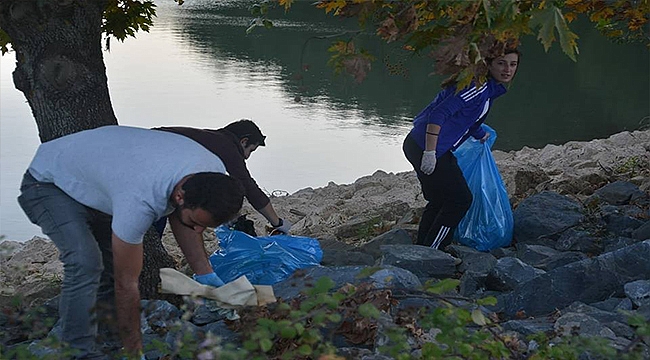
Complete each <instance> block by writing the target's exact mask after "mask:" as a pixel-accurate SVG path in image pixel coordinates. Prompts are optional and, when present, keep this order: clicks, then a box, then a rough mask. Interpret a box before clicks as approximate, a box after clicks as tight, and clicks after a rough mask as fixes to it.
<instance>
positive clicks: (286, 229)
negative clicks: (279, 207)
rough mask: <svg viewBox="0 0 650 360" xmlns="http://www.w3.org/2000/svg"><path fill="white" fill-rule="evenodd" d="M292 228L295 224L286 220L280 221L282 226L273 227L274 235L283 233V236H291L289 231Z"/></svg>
mask: <svg viewBox="0 0 650 360" xmlns="http://www.w3.org/2000/svg"><path fill="white" fill-rule="evenodd" d="M292 226H293V224H292V223H291V221H289V220H286V219H280V224H279V225H278V226H274V227H273V232H272V233H275V232H281V233H283V234H287V235H289V230H291V227H292Z"/></svg>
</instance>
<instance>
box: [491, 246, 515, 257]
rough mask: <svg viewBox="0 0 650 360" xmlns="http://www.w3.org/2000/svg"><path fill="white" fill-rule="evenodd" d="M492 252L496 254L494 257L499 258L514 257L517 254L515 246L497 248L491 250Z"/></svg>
mask: <svg viewBox="0 0 650 360" xmlns="http://www.w3.org/2000/svg"><path fill="white" fill-rule="evenodd" d="M490 254H492V255H494V257H495V258H497V259H501V258H504V257H514V256H515V254H516V249H515V248H513V247H507V248H496V249H492V250H490Z"/></svg>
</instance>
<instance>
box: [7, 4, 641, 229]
mask: <svg viewBox="0 0 650 360" xmlns="http://www.w3.org/2000/svg"><path fill="white" fill-rule="evenodd" d="M157 4H158V18H157V19H156V22H155V26H154V27H153V28H152V29H151V32H150V33H140V34H138V37H137V39H128V40H127V41H126V42H124V43H119V42H117V41H114V40H113V41H112V43H111V51H110V52H105V55H104V56H105V62H106V67H107V74H108V81H109V89H110V93H111V99H112V102H113V107H114V109H115V113H116V115H117V117H118V120H119V122H120V123H121V124H124V125H132V126H140V127H154V126H172V125H182V126H193V127H210V128H218V127H221V126H224V125H226V124H227V123H229V122H231V121H234V120H237V119H240V118H250V119H253V120H254V121H255V122H256V123H257V124H258V125H259V126H260V128H261V129H262V131H263V132H264V134H265V135H267V146H266V147H265V148H261V149H260V150H258V151H257V152H255V153H254V154H253V156H252V157H251V159H250V160H249V161H248V163H249V169H250V170H251V173H252V174H253V176H254V177H255V179H256V180H257V182H258V183H259V184H260V186H261V187H262V188H264V189H265V190H267V191H268V192H273V191H276V190H277V191H280V192H288V193H292V192H295V191H296V190H299V189H301V188H305V187H321V186H325V185H327V183H328V182H330V181H333V182H335V183H338V184H341V183H351V182H353V181H354V180H356V179H357V178H359V177H361V176H365V175H370V174H372V173H373V172H375V171H376V170H378V169H381V170H383V171H386V172H399V171H405V170H409V168H410V165H409V164H408V163H407V161H406V160H405V159H404V157H403V155H402V152H401V142H402V140H403V137H404V135H405V134H406V133H407V132H408V130H409V126H410V120H411V119H412V118H413V116H414V115H416V114H417V113H418V112H419V110H420V109H421V108H422V107H424V106H426V105H427V104H428V102H430V101H431V100H432V99H433V97H434V96H435V94H436V93H437V91H438V90H439V83H440V81H441V80H442V78H441V77H437V76H430V75H429V74H430V73H431V71H432V68H431V62H430V61H429V60H428V59H426V58H425V57H422V58H419V57H407V56H405V55H403V54H402V53H401V52H400V51H398V50H397V49H395V48H391V47H386V46H380V44H379V43H378V42H377V41H376V40H375V39H374V38H373V37H372V36H361V37H360V39H359V41H360V42H361V43H362V44H364V46H367V47H368V48H369V49H370V50H371V51H372V52H373V54H374V55H375V56H376V58H377V60H376V61H375V62H374V63H373V71H372V72H371V73H370V75H369V76H368V78H367V79H366V81H365V82H363V83H362V84H360V85H357V84H354V82H353V81H352V80H351V79H348V78H345V77H336V76H334V75H333V74H332V69H331V68H330V67H328V66H327V65H326V62H327V59H328V54H327V52H326V50H327V47H328V46H329V45H330V41H331V40H320V39H317V38H316V36H322V35H329V34H335V33H341V32H344V31H346V30H349V29H352V26H351V24H350V22H346V21H340V20H339V19H331V18H328V17H326V16H324V15H323V14H322V13H321V12H320V11H316V10H314V9H312V8H311V7H309V6H308V5H307V4H305V3H302V4H300V3H299V6H296V7H294V9H293V10H292V11H291V12H290V13H289V14H287V15H284V14H283V13H282V12H281V11H278V16H279V17H278V19H277V20H276V22H275V24H276V28H274V29H272V30H264V29H257V30H256V31H254V32H253V33H252V34H251V35H248V36H247V35H245V29H246V27H247V26H248V23H249V21H250V16H249V15H248V12H247V10H246V9H245V6H242V2H241V1H231V2H218V3H215V2H214V1H209V0H190V1H186V3H185V5H183V6H182V7H178V6H177V5H175V3H173V2H172V1H171V0H169V1H157ZM583 27H585V26H584V25H583ZM581 35H582V37H581V39H580V42H579V45H580V55H579V61H578V62H577V63H573V62H572V61H571V60H569V59H568V58H567V57H566V56H564V55H563V54H561V52H560V51H559V49H558V48H557V47H554V48H552V49H551V50H550V51H549V53H548V54H545V53H544V50H543V48H542V46H541V45H540V44H539V43H537V42H536V41H534V39H533V38H531V39H529V41H528V42H524V44H523V45H522V48H521V50H522V51H523V53H524V57H523V58H522V61H521V67H520V70H519V72H518V74H517V77H516V79H515V80H514V82H513V84H512V86H511V89H510V91H509V92H508V93H507V94H506V95H504V96H503V97H502V98H501V99H499V101H497V102H496V103H495V105H494V107H493V109H492V110H491V113H490V117H489V119H488V123H489V124H490V125H491V126H493V127H494V128H495V129H496V130H497V132H498V135H499V138H498V140H497V142H496V144H495V148H498V149H502V150H516V149H520V148H522V147H523V146H529V147H543V146H544V145H546V144H549V143H553V144H560V143H564V142H566V141H570V140H589V139H593V138H599V137H606V136H609V135H611V134H613V133H616V132H619V131H622V130H634V129H637V128H639V127H640V126H642V124H643V123H644V121H645V122H646V123H647V119H645V120H644V118H646V117H647V116H648V115H649V114H650V104H649V103H650V100H649V98H650V89H649V87H650V85H649V83H650V80H649V75H648V67H649V57H648V51H647V49H645V48H644V47H643V45H638V44H635V45H630V44H625V45H620V44H613V43H611V42H608V41H607V40H606V39H604V38H602V37H601V36H600V35H599V34H597V33H596V32H595V31H587V32H584V33H583V32H581ZM14 56H15V54H14V53H10V54H7V55H5V56H3V57H1V58H0V235H4V236H5V237H6V238H7V239H12V240H19V241H23V240H28V239H29V238H31V237H32V236H33V235H36V234H39V233H40V232H39V229H38V228H37V227H35V226H33V225H31V224H30V223H29V222H28V220H27V219H26V217H25V215H24V214H23V213H22V211H21V210H20V209H19V207H18V205H17V203H16V196H17V195H18V186H19V182H20V179H21V176H22V174H23V173H24V171H25V168H26V167H27V166H28V164H29V161H30V160H31V157H32V156H33V154H34V151H35V149H36V147H37V146H38V135H37V130H36V125H35V123H34V120H33V117H32V115H31V111H30V109H29V106H28V105H27V103H26V101H25V99H24V97H23V95H22V94H21V93H20V92H19V91H18V90H16V89H15V88H14V86H13V82H12V79H11V73H12V71H13V69H14V66H15V65H14V61H15V60H14ZM387 65H391V66H392V68H396V69H397V71H396V72H394V73H390V72H388V71H386V66H387Z"/></svg>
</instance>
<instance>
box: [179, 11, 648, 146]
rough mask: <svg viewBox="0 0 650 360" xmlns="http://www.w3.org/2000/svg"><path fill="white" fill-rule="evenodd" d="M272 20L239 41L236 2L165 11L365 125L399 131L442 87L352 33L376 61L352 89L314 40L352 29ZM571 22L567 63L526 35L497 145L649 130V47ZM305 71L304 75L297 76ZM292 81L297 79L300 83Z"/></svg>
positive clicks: (291, 89) (215, 51)
mask: <svg viewBox="0 0 650 360" xmlns="http://www.w3.org/2000/svg"><path fill="white" fill-rule="evenodd" d="M274 14H275V16H274V17H275V20H274V21H275V25H276V27H275V28H273V29H271V30H265V29H262V28H258V29H256V30H255V31H254V32H253V34H251V35H248V36H247V35H245V34H244V29H245V28H246V26H247V25H248V21H249V20H250V18H251V17H250V15H249V13H248V10H247V9H246V7H245V6H243V5H242V2H231V3H223V4H221V5H219V6H217V5H215V4H213V3H212V2H207V1H189V2H186V4H185V5H183V6H182V7H180V8H174V9H171V13H170V15H171V17H172V19H173V22H174V23H175V26H174V27H175V28H176V31H178V32H179V33H180V34H182V35H183V36H184V37H187V39H188V40H189V43H190V44H191V46H193V47H196V48H197V49H200V51H202V52H205V53H207V54H210V55H211V56H214V57H215V59H218V58H223V57H232V58H236V59H240V60H242V61H247V62H253V63H261V64H265V63H268V64H273V65H276V66H280V67H281V68H282V71H281V73H282V79H281V81H282V83H283V87H284V88H285V89H286V91H287V92H288V93H290V94H291V95H292V96H298V97H300V98H301V101H302V102H303V103H309V102H319V101H322V99H323V98H326V99H327V101H328V103H329V106H332V107H338V108H341V109H346V108H352V107H354V108H357V109H360V110H361V111H363V113H364V114H366V115H367V116H368V118H369V119H373V120H369V121H373V122H377V121H379V122H381V123H383V124H385V125H387V126H391V125H402V124H404V123H408V122H410V120H411V119H412V117H413V116H414V115H416V114H417V113H418V112H419V111H420V109H422V108H423V107H424V106H426V105H427V104H428V103H429V102H430V101H431V100H432V99H433V98H434V97H435V95H436V93H437V92H438V91H439V89H440V87H439V84H440V82H441V80H442V77H440V76H431V75H430V74H431V73H432V71H433V68H432V62H431V60H430V59H428V58H426V57H417V56H411V55H407V54H405V53H404V52H402V51H399V50H397V49H395V48H394V47H389V46H386V45H385V44H382V43H381V42H379V41H378V40H377V39H376V38H375V37H374V36H372V35H362V36H359V37H358V41H359V43H361V44H363V46H364V47H366V48H368V49H369V50H370V51H371V52H372V53H373V54H374V55H375V56H376V61H375V62H374V63H373V71H372V72H371V73H370V75H369V76H368V78H367V79H366V80H365V81H364V82H363V83H362V84H360V85H356V84H354V82H353V81H352V80H351V79H350V78H347V77H344V76H339V77H335V76H334V75H333V69H332V68H331V67H328V66H327V65H326V63H327V60H328V57H329V55H328V53H327V47H328V46H329V45H330V43H331V40H320V39H317V38H315V37H318V36H324V35H331V34H336V33H340V32H343V31H346V30H353V29H355V26H354V25H355V24H354V23H353V22H351V21H350V20H341V19H337V18H333V17H331V16H327V15H325V14H324V12H322V11H321V10H318V9H314V8H313V7H311V6H310V5H309V2H298V4H297V5H296V6H294V7H293V8H292V10H291V11H290V12H289V13H288V14H284V13H283V11H275V13H274ZM572 26H573V27H574V29H575V31H576V32H577V33H578V34H579V35H580V39H579V48H580V55H579V58H578V62H575V63H574V62H573V61H572V60H570V59H569V58H568V57H566V56H565V55H564V54H563V53H562V52H561V50H560V48H559V46H557V44H555V45H554V46H553V47H552V48H551V49H550V51H549V52H548V53H545V52H544V49H543V47H542V45H541V44H540V43H539V42H538V41H536V40H535V38H534V37H532V36H530V37H527V38H525V39H524V41H523V44H522V46H521V50H522V52H523V54H524V56H523V58H522V60H521V64H520V68H519V71H518V74H517V76H516V78H515V79H514V81H513V83H512V85H511V88H510V91H509V92H508V93H507V94H506V95H504V96H503V97H502V98H500V99H499V100H498V101H496V102H495V105H494V106H493V108H492V110H491V113H490V116H489V119H488V123H489V124H490V125H491V126H493V127H494V128H495V129H496V130H497V132H498V134H499V139H498V140H497V143H496V144H495V147H496V148H498V149H502V150H512V149H520V148H522V147H523V146H529V147H543V146H544V145H546V144H561V143H565V142H567V141H571V140H590V139H594V138H602V137H607V136H609V135H611V134H613V133H616V132H620V131H623V130H635V129H638V128H640V127H642V126H643V125H644V124H645V126H648V124H649V121H648V120H649V119H648V116H649V115H650V75H649V68H650V57H649V52H648V50H647V49H646V48H645V47H644V45H642V44H615V43H613V42H611V41H609V40H608V39H606V38H605V37H603V36H602V35H600V34H599V33H598V32H597V31H596V30H594V29H592V28H591V27H590V24H589V23H588V22H587V21H577V22H576V23H575V24H572ZM350 36H351V35H347V36H343V37H341V39H347V38H349V37H350ZM301 60H302V63H301ZM387 63H391V64H398V63H400V64H401V65H403V69H404V73H403V74H394V75H391V74H390V73H389V72H388V71H387V68H386V64H387ZM301 64H302V66H301ZM304 66H308V70H307V71H301V69H303V67H304ZM297 75H302V76H303V77H302V80H298V79H297V78H296V76H297Z"/></svg>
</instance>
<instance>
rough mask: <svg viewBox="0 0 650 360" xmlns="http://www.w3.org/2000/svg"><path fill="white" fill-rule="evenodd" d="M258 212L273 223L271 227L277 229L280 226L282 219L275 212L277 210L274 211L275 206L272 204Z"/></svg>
mask: <svg viewBox="0 0 650 360" xmlns="http://www.w3.org/2000/svg"><path fill="white" fill-rule="evenodd" d="M257 211H258V212H259V213H260V214H262V216H264V217H265V218H266V220H268V221H269V222H270V223H271V226H273V227H276V226H278V225H279V224H280V217H279V216H278V214H277V213H276V212H275V209H273V205H271V203H270V202H269V203H268V204H266V206H264V207H263V208H261V209H259V210H257Z"/></svg>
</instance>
